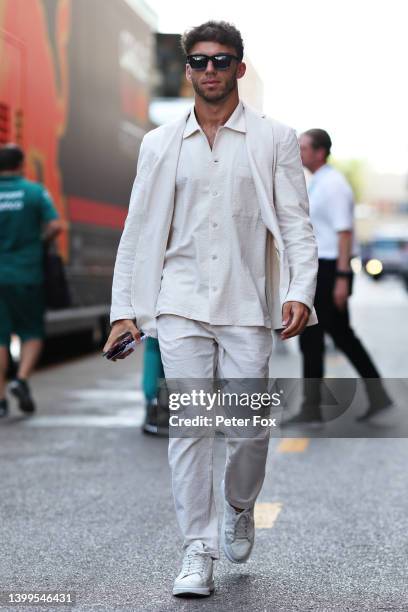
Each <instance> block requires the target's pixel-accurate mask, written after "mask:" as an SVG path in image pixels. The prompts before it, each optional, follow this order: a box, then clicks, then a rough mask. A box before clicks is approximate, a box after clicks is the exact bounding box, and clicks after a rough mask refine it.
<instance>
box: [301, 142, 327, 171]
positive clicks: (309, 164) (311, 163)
mask: <svg viewBox="0 0 408 612" xmlns="http://www.w3.org/2000/svg"><path fill="white" fill-rule="evenodd" d="M299 147H300V155H301V157H302V164H303V165H304V167H305V168H307V169H308V170H310V172H315V170H317V169H318V168H320V166H321V165H322V164H324V163H325V158H326V155H325V151H324V149H314V148H313V147H312V139H311V137H310V136H308V135H307V134H302V135H301V136H300V138H299Z"/></svg>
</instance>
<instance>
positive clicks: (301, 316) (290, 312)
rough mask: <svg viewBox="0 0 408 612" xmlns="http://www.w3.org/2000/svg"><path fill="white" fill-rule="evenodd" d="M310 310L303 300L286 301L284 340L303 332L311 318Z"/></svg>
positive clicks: (282, 334) (283, 313) (283, 319)
mask: <svg viewBox="0 0 408 612" xmlns="http://www.w3.org/2000/svg"><path fill="white" fill-rule="evenodd" d="M309 315H310V310H309V308H308V307H307V306H306V305H305V304H302V302H285V303H284V305H283V308H282V326H284V327H285V329H284V330H283V331H282V332H281V338H282V340H287V339H288V338H293V337H294V336H297V335H298V334H301V333H302V331H303V330H304V329H305V327H306V323H307V321H308V319H309Z"/></svg>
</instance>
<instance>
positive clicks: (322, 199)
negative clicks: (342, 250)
mask: <svg viewBox="0 0 408 612" xmlns="http://www.w3.org/2000/svg"><path fill="white" fill-rule="evenodd" d="M308 192H309V203H310V219H311V221H312V225H313V229H314V232H315V236H316V240H317V249H318V257H319V259H337V258H338V256H339V249H338V246H339V245H338V242H339V238H338V235H337V233H338V232H341V231H345V230H349V231H353V229H354V197H353V192H352V190H351V187H350V185H349V184H348V182H347V181H346V179H345V178H344V176H343V175H342V174H341V173H340V172H339V171H338V170H336V169H335V168H333V167H332V166H329V165H328V164H325V165H324V166H322V167H321V168H319V169H318V170H317V171H316V172H315V173H314V174H313V176H312V178H311V180H310V182H309V185H308ZM356 253H357V244H356V241H355V238H354V235H353V248H352V255H355V254H356Z"/></svg>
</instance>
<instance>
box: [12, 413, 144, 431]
mask: <svg viewBox="0 0 408 612" xmlns="http://www.w3.org/2000/svg"><path fill="white" fill-rule="evenodd" d="M143 421H144V410H141V409H137V410H135V411H134V412H133V414H118V415H100V416H98V415H91V414H84V415H71V414H67V415H62V414H61V415H59V414H58V415H44V416H33V417H32V418H30V419H27V420H25V421H22V422H21V425H23V426H24V427H140V426H141V425H142V424H143Z"/></svg>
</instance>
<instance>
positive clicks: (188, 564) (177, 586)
mask: <svg viewBox="0 0 408 612" xmlns="http://www.w3.org/2000/svg"><path fill="white" fill-rule="evenodd" d="M213 590H214V580H213V559H212V557H211V555H210V553H208V552H207V551H206V550H205V548H204V544H203V542H201V541H200V540H197V541H196V542H192V543H191V544H190V546H188V548H187V549H186V552H185V553H184V559H183V567H182V570H181V572H180V573H179V575H178V576H177V578H176V580H175V581H174V587H173V595H203V596H207V595H211V592H212V591H213Z"/></svg>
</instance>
